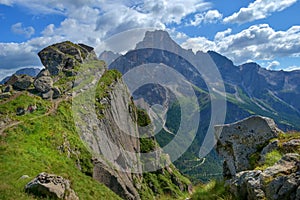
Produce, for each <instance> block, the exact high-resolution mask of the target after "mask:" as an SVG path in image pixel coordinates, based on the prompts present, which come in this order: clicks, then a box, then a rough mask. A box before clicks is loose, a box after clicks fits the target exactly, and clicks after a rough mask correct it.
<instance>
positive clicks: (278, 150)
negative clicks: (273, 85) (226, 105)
mask: <svg viewBox="0 0 300 200" xmlns="http://www.w3.org/2000/svg"><path fill="white" fill-rule="evenodd" d="M215 131H216V135H219V136H220V137H219V139H218V143H217V151H218V152H219V154H220V155H221V156H222V157H223V158H224V163H223V171H224V172H223V173H224V178H225V180H226V185H227V187H229V190H230V191H231V192H232V194H234V196H235V197H236V198H237V199H248V200H255V199H274V200H275V199H280V200H285V199H286V200H288V199H300V155H299V147H300V139H299V137H300V135H299V134H297V133H283V132H282V131H281V130H279V129H278V128H277V126H276V124H275V123H274V121H273V120H272V119H270V118H266V117H261V116H252V117H249V118H246V119H244V120H241V121H239V122H236V123H233V124H226V125H221V126H216V127H215Z"/></svg>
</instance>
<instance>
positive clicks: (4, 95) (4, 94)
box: [0, 92, 11, 99]
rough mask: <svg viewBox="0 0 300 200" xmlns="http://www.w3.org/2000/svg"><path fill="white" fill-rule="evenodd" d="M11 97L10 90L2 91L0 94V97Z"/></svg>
mask: <svg viewBox="0 0 300 200" xmlns="http://www.w3.org/2000/svg"><path fill="white" fill-rule="evenodd" d="M9 97H11V93H10V92H4V93H1V94H0V99H7V98H9Z"/></svg>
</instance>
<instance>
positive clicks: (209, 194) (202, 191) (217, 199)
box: [191, 180, 234, 200]
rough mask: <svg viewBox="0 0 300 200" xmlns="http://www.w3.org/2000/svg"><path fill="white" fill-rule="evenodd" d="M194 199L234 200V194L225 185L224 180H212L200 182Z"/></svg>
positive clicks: (193, 196)
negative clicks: (204, 182) (205, 182)
mask: <svg viewBox="0 0 300 200" xmlns="http://www.w3.org/2000/svg"><path fill="white" fill-rule="evenodd" d="M194 190H195V191H194V193H193V195H192V198H191V199H192V200H233V199H234V197H233V195H232V194H231V193H230V192H229V191H228V189H227V188H226V187H225V186H224V182H222V181H214V180H212V181H210V182H209V183H207V184H200V185H198V186H197V187H196V188H195V189H194Z"/></svg>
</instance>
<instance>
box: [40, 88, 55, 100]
mask: <svg viewBox="0 0 300 200" xmlns="http://www.w3.org/2000/svg"><path fill="white" fill-rule="evenodd" d="M53 93H54V92H53V90H49V91H48V92H46V93H43V94H42V98H43V99H52V97H53Z"/></svg>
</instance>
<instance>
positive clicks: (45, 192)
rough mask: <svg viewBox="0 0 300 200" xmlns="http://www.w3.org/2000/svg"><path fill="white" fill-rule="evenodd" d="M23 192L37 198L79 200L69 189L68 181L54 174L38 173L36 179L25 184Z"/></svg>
mask: <svg viewBox="0 0 300 200" xmlns="http://www.w3.org/2000/svg"><path fill="white" fill-rule="evenodd" d="M25 191H26V192H28V193H32V194H34V195H36V196H39V197H49V198H53V199H65V200H79V198H78V197H77V195H76V194H75V192H74V191H73V190H72V189H71V188H70V181H69V180H67V179H64V178H63V177H61V176H57V175H55V174H48V173H45V172H42V173H40V174H39V175H38V176H37V177H36V178H34V179H33V180H32V181H30V182H29V183H27V185H26V186H25Z"/></svg>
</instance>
